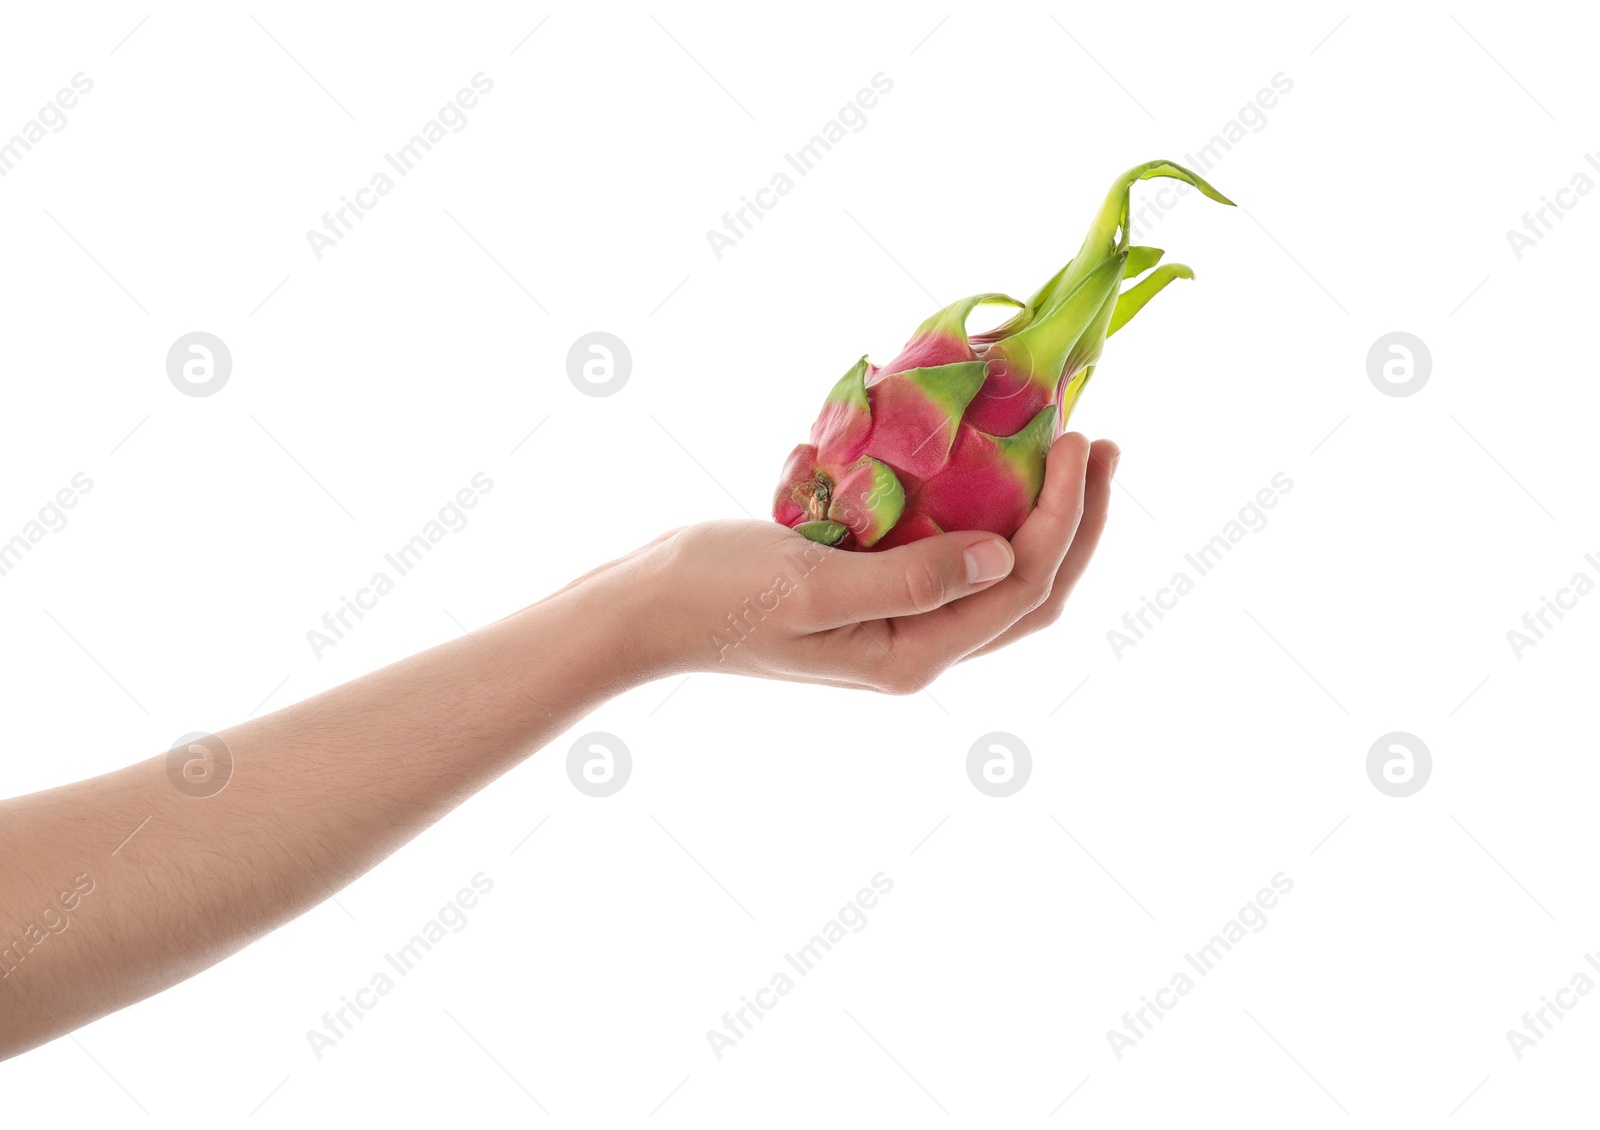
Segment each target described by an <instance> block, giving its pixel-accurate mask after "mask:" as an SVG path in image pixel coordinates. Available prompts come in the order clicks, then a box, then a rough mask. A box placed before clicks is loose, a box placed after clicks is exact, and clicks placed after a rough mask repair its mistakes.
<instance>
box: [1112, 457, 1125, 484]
mask: <svg viewBox="0 0 1600 1130" xmlns="http://www.w3.org/2000/svg"><path fill="white" fill-rule="evenodd" d="M1121 462H1122V452H1120V451H1119V452H1117V453H1116V454H1115V455H1113V456H1112V457H1111V477H1112V478H1113V479H1114V478H1116V477H1117V466H1118V464H1120V463H1121Z"/></svg>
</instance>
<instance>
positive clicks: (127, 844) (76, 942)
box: [0, 580, 656, 1056]
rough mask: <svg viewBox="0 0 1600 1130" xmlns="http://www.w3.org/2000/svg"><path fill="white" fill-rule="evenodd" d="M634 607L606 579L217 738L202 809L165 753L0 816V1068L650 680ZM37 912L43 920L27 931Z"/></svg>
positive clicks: (338, 879)
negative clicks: (227, 767)
mask: <svg viewBox="0 0 1600 1130" xmlns="http://www.w3.org/2000/svg"><path fill="white" fill-rule="evenodd" d="M629 599H632V598H631V597H630V590H629V588H628V587H627V586H624V585H620V584H617V583H615V582H614V581H613V582H610V583H607V582H605V581H603V580H600V581H593V582H589V583H588V584H585V585H580V586H577V587H575V588H570V589H568V590H564V591H563V592H562V593H560V594H558V595H557V596H555V597H552V598H550V599H549V600H546V601H544V602H541V603H540V604H537V605H534V606H532V607H530V608H527V609H524V610H523V611H521V612H519V613H516V614H515V615H513V616H510V617H507V618H506V619H504V620H501V621H499V622H498V623H495V624H493V625H490V626H489V627H487V628H483V629H480V630H477V631H475V632H473V633H472V634H471V635H470V636H466V637H463V638H461V639H456V640H452V641H450V642H449V643H445V644H441V645H440V646H438V647H435V648H433V649H431V650H429V651H426V652H423V653H421V654H419V655H415V656H412V657H411V658H409V659H405V660H403V661H401V662H399V663H396V664H394V665H393V666H390V667H387V668H384V669H383V670H380V671H377V672H374V673H373V674H371V675H367V676H365V677H363V678H361V679H358V680H356V681H354V682H352V683H348V684H345V685H344V686H341V687H338V688H336V689H334V690H331V691H328V692H326V693H324V694H321V695H318V696H316V697H315V698H312V699H309V700H307V701H305V702H302V703H298V704H296V705H294V706H291V707H288V708H286V709H284V710H280V711H278V712H276V713H274V714H272V715H269V716H267V717H265V718H261V719H258V720H255V721H252V722H248V723H245V724H243V725H240V726H236V727H233V728H231V729H229V730H225V731H223V732H222V733H220V734H219V735H218V736H219V737H220V738H221V739H222V740H223V742H225V743H226V746H227V748H228V751H229V752H230V753H231V756H232V762H233V764H232V769H231V776H230V777H228V779H227V782H226V785H225V786H224V787H223V788H222V789H221V791H220V792H217V793H215V795H211V796H204V797H201V796H193V795H188V793H186V792H184V791H181V790H180V789H179V788H178V787H176V786H175V785H174V783H173V781H172V780H171V779H170V778H169V776H168V771H167V758H166V755H164V754H163V755H161V756H157V757H153V758H151V759H149V760H147V761H144V762H141V763H139V764H136V765H132V766H129V767H128V768H125V769H121V770H118V771H116V772H113V773H109V774H106V775H105V776H102V777H97V778H93V779H91V780H87V781H81V782H78V783H76V784H72V785H67V786H64V787H62V788H58V789H52V790H49V791H47V792H43V793H36V794H34V795H32V796H27V797H20V798H17V799H15V800H10V801H5V802H3V803H0V1017H3V1022H0V1056H4V1055H11V1054H16V1053H17V1052H20V1051H23V1050H26V1049H27V1048H29V1047H32V1046H35V1045H36V1044H38V1043H41V1042H43V1041H45V1040H48V1039H52V1038H54V1037H56V1036H58V1035H60V1034H62V1033H63V1032H64V1031H66V1030H70V1029H71V1028H75V1027H77V1026H79V1025H81V1024H84V1023H86V1022H88V1021H89V1020H92V1019H94V1018H96V1017H98V1016H100V1015H104V1014H105V1013H107V1012H111V1011H114V1010H116V1009H118V1008H121V1007H124V1006H126V1005H128V1004H130V1003H132V1002H134V1001H136V1000H140V999H142V998H144V997H146V996H149V995H151V994H152V993H155V992H159V991H160V990H162V989H164V988H166V987H168V986H170V985H172V984H175V983H176V982H178V981H181V980H183V979H184V978H186V977H189V976H192V975H193V974H194V973H196V972H198V971H199V970H201V969H203V968H205V967H207V966H209V965H211V964H214V963H215V962H217V961H219V960H221V959H222V958H224V957H226V956H227V955H229V954H230V953H233V952H235V951H236V950H238V949H240V948H241V947H243V946H244V945H246V944H248V943H249V942H250V941H252V940H253V939H255V938H256V937H259V936H260V935H261V934H264V933H266V932H267V931H269V930H271V929H273V928H275V927H277V926H279V925H281V924H282V923H284V922H286V921H288V920H289V919H291V918H294V917H296V916H297V915H299V914H301V913H303V912H304V911H305V910H307V909H308V908H310V907H312V906H314V905H316V904H317V903H319V902H321V901H323V900H324V899H326V898H328V897H329V896H330V895H331V894H332V893H333V892H335V891H337V890H339V889H340V888H341V887H343V886H345V885H346V884H347V883H349V882H350V881H352V880H353V879H355V878H356V877H357V876H359V875H361V874H362V873H364V872H365V871H367V870H368V869H370V868H371V867H372V866H374V865H375V864H376V863H377V862H378V861H379V860H381V859H383V858H384V857H385V856H386V855H388V854H389V853H391V852H393V851H394V850H395V849H396V848H398V847H399V846H400V845H401V844H403V843H405V842H406V841H408V840H409V839H411V838H412V837H413V836H415V835H416V834H417V833H418V832H420V831H421V830H423V829H424V828H426V827H428V826H429V825H430V824H432V823H433V822H435V821H436V820H438V819H439V818H440V817H441V816H442V815H444V813H446V812H448V811H449V810H450V809H451V808H453V807H455V806H456V805H457V804H459V803H460V802H461V801H462V800H463V799H465V798H466V797H468V796H470V795H471V794H472V793H474V792H476V791H477V790H478V789H480V788H482V787H483V786H484V785H485V784H487V783H488V782H490V781H492V780H493V779H494V778H496V777H498V776H499V775H500V774H501V773H503V772H505V771H506V770H507V769H509V768H511V767H512V766H513V765H515V764H516V763H517V762H519V761H520V760H521V759H522V758H524V757H526V756H527V755H528V754H529V753H531V752H532V751H533V750H535V749H537V748H538V747H539V746H541V745H543V744H544V743H545V742H546V741H548V740H549V739H550V738H551V737H552V736H553V735H555V734H558V733H560V732H561V731H562V730H564V729H566V728H567V727H568V726H570V725H571V724H572V723H573V722H574V721H576V720H577V719H578V718H579V717H581V716H582V715H583V714H584V713H586V712H587V711H589V710H590V709H592V708H593V707H594V706H595V705H597V704H598V703H599V702H601V701H603V700H604V699H605V698H607V697H609V696H611V695H613V694H615V693H617V692H619V691H621V690H624V689H626V688H627V687H629V686H631V685H634V684H635V683H637V682H639V681H642V680H644V679H647V678H650V677H653V675H654V674H655V673H656V672H655V670H654V669H653V668H652V667H651V665H650V662H649V661H648V659H645V660H643V661H641V659H640V658H638V655H639V651H638V649H637V648H629V647H627V646H624V641H621V640H616V639H612V638H610V635H611V634H612V633H615V632H616V631H618V630H619V627H621V628H622V630H626V629H625V626H626V625H627V624H628V623H629V622H630V621H631V620H633V617H631V616H628V615H624V614H619V613H621V612H623V611H624V610H623V609H621V608H618V605H619V604H620V603H625V602H626V601H628V600H629ZM601 609H604V610H606V611H607V612H609V613H610V614H609V615H599V614H597V613H598V612H599V611H600V610H601ZM75 880H76V881H77V884H78V885H77V888H76V889H75V888H74V881H75ZM85 888H88V889H87V893H85ZM64 895H70V896H72V897H65V898H64V897H63V896H64ZM69 906H71V909H67V907H69ZM43 908H54V910H53V911H52V912H51V913H50V914H48V915H45V916H44V917H45V921H40V918H41V912H42V910H43ZM30 925H31V926H32V929H31V930H30V929H29V927H30ZM57 931H59V932H57Z"/></svg>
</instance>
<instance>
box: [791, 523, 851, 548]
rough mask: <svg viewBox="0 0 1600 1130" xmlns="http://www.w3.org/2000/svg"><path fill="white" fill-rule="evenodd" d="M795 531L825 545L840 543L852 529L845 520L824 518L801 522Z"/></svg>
mask: <svg viewBox="0 0 1600 1130" xmlns="http://www.w3.org/2000/svg"><path fill="white" fill-rule="evenodd" d="M794 532H795V533H797V534H799V535H801V536H802V537H807V538H810V539H811V540H812V541H815V542H821V543H822V544H823V545H838V544H839V543H840V542H842V541H843V540H844V535H845V534H847V533H849V532H850V530H849V528H848V527H847V526H846V525H845V524H844V523H843V522H830V521H828V520H826V519H822V520H819V521H816V522H801V523H800V524H799V525H798V526H796V527H795V528H794Z"/></svg>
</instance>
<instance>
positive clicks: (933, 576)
mask: <svg viewBox="0 0 1600 1130" xmlns="http://www.w3.org/2000/svg"><path fill="white" fill-rule="evenodd" d="M905 583H906V601H907V603H909V604H910V606H911V607H912V608H914V609H916V610H917V611H918V612H932V611H933V610H934V609H935V608H938V607H939V606H940V605H942V604H943V603H944V602H945V599H946V597H947V595H948V593H949V585H948V583H947V582H946V580H945V576H944V573H943V571H941V570H940V569H939V568H938V566H936V565H935V564H934V563H933V562H931V561H921V562H918V563H917V564H915V565H912V566H911V567H910V568H908V569H907V570H906V574H905Z"/></svg>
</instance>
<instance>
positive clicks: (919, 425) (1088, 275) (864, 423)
mask: <svg viewBox="0 0 1600 1130" xmlns="http://www.w3.org/2000/svg"><path fill="white" fill-rule="evenodd" d="M1150 177H1172V178H1174V179H1177V180H1180V181H1183V182H1185V183H1187V184H1190V185H1192V186H1194V187H1195V188H1198V189H1199V190H1200V191H1201V192H1202V193H1204V194H1205V195H1206V196H1209V197H1210V198H1211V199H1213V200H1216V201H1218V202H1220V203H1223V204H1232V203H1233V202H1232V201H1231V200H1229V199H1228V198H1227V197H1225V196H1223V195H1222V194H1221V193H1220V192H1218V191H1217V190H1216V189H1214V188H1212V187H1211V185H1209V184H1207V183H1206V182H1205V181H1204V180H1202V179H1201V178H1200V177H1198V176H1196V175H1195V174H1194V173H1192V172H1190V171H1189V170H1187V169H1184V168H1182V167H1180V166H1178V165H1175V164H1173V163H1171V162H1170V161H1152V162H1149V163H1148V164H1144V165H1140V166H1138V167H1136V168H1133V169H1130V170H1129V171H1128V172H1126V173H1124V174H1123V175H1122V176H1120V177H1118V178H1117V180H1116V182H1115V183H1114V184H1113V185H1112V186H1111V191H1110V193H1109V194H1108V195H1107V196H1106V201H1105V204H1104V206H1102V208H1101V210H1100V212H1099V214H1098V215H1097V216H1096V217H1095V221H1094V224H1093V225H1092V226H1091V227H1090V229H1089V234H1088V236H1087V237H1086V238H1085V239H1084V242H1083V247H1082V249H1081V250H1080V251H1079V252H1078V254H1077V256H1076V257H1075V258H1074V259H1073V260H1072V261H1071V262H1070V263H1068V264H1067V265H1066V266H1065V267H1063V268H1062V269H1061V270H1060V271H1059V272H1058V273H1057V274H1056V276H1055V277H1054V278H1052V279H1051V280H1050V281H1049V282H1047V283H1045V285H1044V286H1043V287H1041V288H1040V289H1039V291H1038V293H1036V294H1034V295H1033V297H1032V298H1030V299H1028V301H1027V302H1018V301H1017V300H1016V299H1014V298H1009V297H1007V296H1006V295H1003V294H978V295H974V296H972V297H970V298H963V299H962V300H961V301H959V302H955V303H952V304H951V305H949V306H947V307H945V308H944V309H943V310H941V311H939V312H938V313H937V314H935V315H933V317H931V318H929V319H928V320H927V321H925V322H923V323H922V325H921V326H919V327H918V328H917V331H916V333H915V334H913V335H912V338H911V340H910V341H909V342H907V343H906V346H905V348H904V349H902V350H901V351H900V355H899V356H898V357H896V358H895V359H894V360H893V361H890V362H889V363H888V364H887V365H884V366H883V367H881V368H879V367H878V366H876V365H872V364H870V363H869V362H868V361H867V359H866V358H865V357H863V358H861V360H859V361H857V362H856V363H855V365H854V366H852V367H851V369H850V371H849V372H848V373H846V374H845V375H844V376H843V377H842V378H840V380H839V382H838V383H837V384H836V385H834V387H833V391H832V392H830V393H829V394H828V398H827V400H826V402H825V403H824V404H823V407H822V414H821V415H819V416H818V417H817V421H816V423H815V424H813V425H812V427H811V442H809V443H803V444H800V445H799V446H798V447H796V448H795V449H794V451H792V452H791V453H790V454H789V458H788V460H787V461H786V462H785V464H784V467H783V475H782V478H781V481H780V482H779V484H778V489H777V492H776V493H775V495H774V497H773V504H772V516H773V518H774V519H776V520H777V521H778V522H779V523H781V524H782V525H785V526H789V527H791V528H792V529H795V530H797V531H798V532H799V533H801V534H804V535H805V536H806V537H808V538H811V539H812V540H814V541H818V542H822V543H824V544H827V545H836V546H838V547H840V548H842V549H862V550H875V549H888V548H891V547H893V546H897V545H904V544H906V543H908V542H912V541H916V540H918V539H920V538H925V537H931V536H932V535H934V534H938V533H941V532H943V531H946V530H988V531H990V532H992V533H997V534H1001V535H1002V536H1005V537H1010V536H1011V535H1012V534H1014V533H1015V532H1016V531H1017V528H1018V527H1019V526H1021V525H1022V522H1023V520H1024V519H1025V518H1027V516H1028V513H1029V511H1031V510H1032V509H1033V504H1034V500H1035V499H1036V498H1037V497H1038V494H1039V488H1040V487H1041V486H1042V485H1043V482H1044V461H1045V453H1046V452H1048V451H1049V449H1050V444H1051V443H1052V441H1054V439H1055V438H1056V437H1057V436H1059V435H1060V434H1061V433H1062V431H1063V430H1064V428H1065V426H1066V422H1067V418H1068V416H1069V415H1070V413H1071V411H1072V407H1073V405H1074V404H1075V403H1076V402H1077V399H1078V397H1079V396H1080V395H1081V394H1082V392H1083V388H1084V386H1085V385H1086V384H1087V383H1088V381H1089V378H1090V376H1091V375H1092V374H1093V373H1094V368H1095V364H1096V362H1097V361H1098V360H1099V359H1100V352H1101V348H1102V347H1103V346H1104V344H1105V339H1106V338H1107V337H1109V336H1111V335H1112V334H1114V333H1116V332H1117V330H1119V329H1121V328H1122V326H1123V325H1125V324H1126V323H1127V321H1128V320H1129V319H1130V318H1132V317H1133V316H1134V315H1135V314H1136V313H1138V312H1139V310H1140V309H1141V308H1142V307H1143V306H1144V304H1145V303H1146V302H1148V301H1149V300H1150V299H1151V298H1152V297H1153V296H1154V295H1155V294H1156V293H1157V292H1159V291H1160V290H1161V289H1162V288H1163V287H1165V286H1166V285H1167V284H1168V283H1170V282H1171V281H1172V280H1173V279H1175V278H1184V279H1188V278H1193V277H1194V274H1193V272H1192V271H1190V270H1189V268H1188V267H1185V266H1183V265H1182V264H1178V263H1171V264H1167V265H1165V266H1157V264H1158V263H1159V262H1160V259H1161V255H1162V252H1161V251H1159V250H1157V249H1156V248H1153V247H1134V246H1130V240H1129V235H1128V230H1127V221H1128V197H1129V193H1130V191H1131V189H1132V186H1133V184H1134V182H1135V181H1139V180H1145V179H1147V178H1150ZM1146 272H1148V273H1146ZM1140 275H1143V276H1144V277H1143V278H1142V279H1139V281H1138V282H1136V283H1134V284H1133V285H1132V286H1130V287H1128V288H1127V289H1126V290H1124V289H1122V284H1123V281H1124V280H1125V279H1129V278H1137V277H1138V276H1140ZM980 305H1006V306H1014V307H1017V308H1018V309H1017V313H1016V314H1015V315H1014V316H1013V317H1012V318H1011V319H1010V320H1008V321H1007V322H1005V323H1004V324H1003V325H1000V326H997V327H995V328H994V329H993V330H989V331H987V332H985V333H981V334H977V335H973V336H971V337H969V336H968V334H967V330H966V323H967V318H968V317H969V316H970V315H971V313H972V311H973V310H974V309H976V308H977V307H978V306H980Z"/></svg>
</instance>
